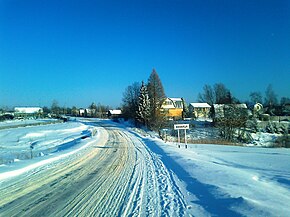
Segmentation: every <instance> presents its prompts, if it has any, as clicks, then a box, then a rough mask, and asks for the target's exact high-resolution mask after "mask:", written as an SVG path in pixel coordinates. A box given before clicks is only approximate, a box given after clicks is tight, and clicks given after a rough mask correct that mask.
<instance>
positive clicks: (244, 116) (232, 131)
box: [216, 104, 248, 141]
mask: <svg viewBox="0 0 290 217" xmlns="http://www.w3.org/2000/svg"><path fill="white" fill-rule="evenodd" d="M247 120H248V113H247V110H246V109H244V108H241V107H239V106H238V105H235V104H232V105H224V106H223V115H221V116H220V117H218V118H217V119H216V126H217V128H218V129H219V132H220V135H221V136H222V137H223V138H224V139H226V140H229V141H234V139H235V138H238V139H242V134H243V132H245V131H244V128H245V127H246V123H247Z"/></svg>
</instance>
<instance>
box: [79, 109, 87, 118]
mask: <svg viewBox="0 0 290 217" xmlns="http://www.w3.org/2000/svg"><path fill="white" fill-rule="evenodd" d="M85 113H86V110H85V109H83V108H80V109H79V116H81V117H84V116H85Z"/></svg>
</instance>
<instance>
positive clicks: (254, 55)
mask: <svg viewBox="0 0 290 217" xmlns="http://www.w3.org/2000/svg"><path fill="white" fill-rule="evenodd" d="M153 68H155V69H156V71H157V72H158V74H159V76H160V78H161V80H162V83H163V85H164V89H165V92H166V95H167V96H170V97H184V98H185V99H186V101H187V102H193V101H195V100H196V98H197V94H198V93H199V92H201V91H202V87H203V86H204V85H205V84H214V83H217V82H222V83H224V84H225V85H226V86H227V87H228V88H229V89H230V90H231V91H232V93H233V95H234V96H236V97H238V98H240V99H242V100H244V99H247V98H248V95H249V93H250V92H252V91H261V92H262V93H264V92H265V89H266V87H267V86H268V84H270V83H271V84H272V85H273V89H274V91H275V92H276V93H277V94H278V96H279V97H281V96H287V97H290V1H289V0H248V1H247V0H220V1H216V0H211V1H210V0H142V1H141V0H132V1H128V0H126V1H117V0H115V1H111V0H102V1H97V0H95V1H93V0H25V1H24V0H0V106H50V105H51V104H52V101H53V100H54V99H55V100H57V101H58V102H59V105H60V106H73V105H75V106H78V107H86V106H88V105H90V104H91V103H92V102H96V103H98V102H100V103H102V104H106V105H111V106H118V105H120V103H121V100H122V94H123V92H124V89H125V88H126V87H127V86H128V85H130V84H132V83H133V82H135V81H140V82H141V81H142V80H144V81H147V79H148V77H149V75H150V73H151V71H152V69H153Z"/></svg>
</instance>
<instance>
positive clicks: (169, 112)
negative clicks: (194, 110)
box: [161, 97, 183, 120]
mask: <svg viewBox="0 0 290 217" xmlns="http://www.w3.org/2000/svg"><path fill="white" fill-rule="evenodd" d="M161 112H162V113H163V114H164V115H165V116H166V117H167V118H169V119H174V120H176V119H181V118H182V115H183V99H182V98H169V97H168V98H166V99H165V100H164V101H163V103H162V106H161Z"/></svg>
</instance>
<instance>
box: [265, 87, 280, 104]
mask: <svg viewBox="0 0 290 217" xmlns="http://www.w3.org/2000/svg"><path fill="white" fill-rule="evenodd" d="M277 104H278V99H277V94H276V93H275V92H274V90H273V87H272V85H271V84H269V85H268V87H267V89H266V92H265V105H266V106H269V107H273V106H275V105H277Z"/></svg>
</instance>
